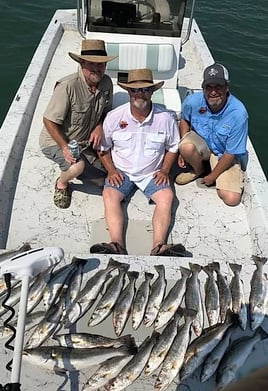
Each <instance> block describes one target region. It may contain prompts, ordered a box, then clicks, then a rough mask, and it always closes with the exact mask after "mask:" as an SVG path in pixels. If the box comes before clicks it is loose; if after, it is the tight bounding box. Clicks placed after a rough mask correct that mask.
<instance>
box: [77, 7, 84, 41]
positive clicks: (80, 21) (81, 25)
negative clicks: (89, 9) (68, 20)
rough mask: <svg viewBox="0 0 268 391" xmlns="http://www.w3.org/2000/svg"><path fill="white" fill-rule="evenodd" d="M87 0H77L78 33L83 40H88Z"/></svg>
mask: <svg viewBox="0 0 268 391" xmlns="http://www.w3.org/2000/svg"><path fill="white" fill-rule="evenodd" d="M85 3H86V0H77V22H76V23H77V31H78V32H79V34H80V35H81V37H82V38H84V39H85V38H86V29H85V26H86V11H85V10H86V6H85Z"/></svg>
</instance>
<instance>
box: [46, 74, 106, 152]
mask: <svg viewBox="0 0 268 391" xmlns="http://www.w3.org/2000/svg"><path fill="white" fill-rule="evenodd" d="M112 98H113V85H112V81H111V79H110V77H109V76H108V75H104V76H103V78H102V80H101V81H100V83H99V85H98V88H97V90H96V92H95V94H94V93H92V92H91V91H90V89H89V87H88V85H87V83H86V81H85V78H84V75H83V73H82V70H81V68H80V69H79V70H78V72H77V73H74V74H71V75H68V76H66V77H64V78H62V79H61V80H59V81H58V82H57V83H56V85H55V89H54V91H53V95H52V97H51V99H50V101H49V104H48V106H47V108H46V111H45V113H44V117H45V118H47V119H49V120H50V121H52V122H55V123H56V124H58V125H60V128H61V131H62V135H63V137H64V138H65V139H66V141H67V142H68V141H69V140H72V139H75V140H77V141H87V140H88V139H89V136H90V133H91V131H92V130H93V129H94V128H95V127H96V126H97V125H98V124H99V123H100V122H101V121H102V118H103V117H104V115H105V114H106V113H107V112H108V111H110V110H111V108H112ZM39 142H40V147H41V149H43V148H45V147H49V146H52V145H57V143H56V142H55V140H54V139H53V138H52V137H51V136H50V134H49V133H48V132H47V130H46V128H45V127H44V126H43V129H42V131H41V134H40V140H39ZM92 152H93V151H92Z"/></svg>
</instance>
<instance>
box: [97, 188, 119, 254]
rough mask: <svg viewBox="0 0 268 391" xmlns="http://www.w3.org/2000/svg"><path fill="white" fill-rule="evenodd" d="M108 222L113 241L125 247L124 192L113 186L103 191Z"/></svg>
mask: <svg viewBox="0 0 268 391" xmlns="http://www.w3.org/2000/svg"><path fill="white" fill-rule="evenodd" d="M102 196H103V202H104V211H105V219H106V224H107V227H108V230H109V235H110V239H111V241H112V242H117V243H119V244H120V246H122V247H124V240H123V227H124V216H123V211H122V207H121V201H122V200H123V194H122V193H121V192H120V191H118V190H115V189H112V188H104V190H103V193H102Z"/></svg>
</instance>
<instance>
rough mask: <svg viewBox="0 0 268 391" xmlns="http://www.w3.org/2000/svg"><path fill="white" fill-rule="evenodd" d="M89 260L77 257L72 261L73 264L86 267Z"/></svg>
mask: <svg viewBox="0 0 268 391" xmlns="http://www.w3.org/2000/svg"><path fill="white" fill-rule="evenodd" d="M87 261H88V260H87V259H86V258H77V257H75V256H74V257H72V260H71V263H78V264H79V265H80V264H81V265H85V264H86V263H87Z"/></svg>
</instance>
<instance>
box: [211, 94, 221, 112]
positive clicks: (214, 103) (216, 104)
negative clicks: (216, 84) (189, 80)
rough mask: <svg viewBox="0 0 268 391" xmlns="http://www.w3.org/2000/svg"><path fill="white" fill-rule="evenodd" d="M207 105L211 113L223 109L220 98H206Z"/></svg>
mask: <svg viewBox="0 0 268 391" xmlns="http://www.w3.org/2000/svg"><path fill="white" fill-rule="evenodd" d="M208 104H209V106H210V108H211V109H212V110H213V111H217V110H220V109H221V108H222V107H223V104H224V100H223V99H222V97H220V96H219V97H217V98H208Z"/></svg>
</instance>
